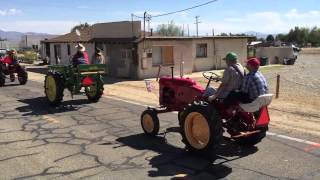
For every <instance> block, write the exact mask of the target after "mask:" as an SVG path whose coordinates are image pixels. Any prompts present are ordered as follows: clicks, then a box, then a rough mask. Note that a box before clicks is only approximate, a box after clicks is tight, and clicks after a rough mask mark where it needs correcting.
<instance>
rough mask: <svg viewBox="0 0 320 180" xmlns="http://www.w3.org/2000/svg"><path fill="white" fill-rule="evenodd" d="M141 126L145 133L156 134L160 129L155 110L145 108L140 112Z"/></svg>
mask: <svg viewBox="0 0 320 180" xmlns="http://www.w3.org/2000/svg"><path fill="white" fill-rule="evenodd" d="M141 127H142V129H143V131H144V133H145V134H146V135H149V136H156V135H157V134H158V132H159V129H160V123H159V118H158V116H157V112H156V111H155V110H153V109H147V110H145V111H144V112H143V113H142V114H141Z"/></svg>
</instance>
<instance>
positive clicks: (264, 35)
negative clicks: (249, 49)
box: [244, 31, 277, 39]
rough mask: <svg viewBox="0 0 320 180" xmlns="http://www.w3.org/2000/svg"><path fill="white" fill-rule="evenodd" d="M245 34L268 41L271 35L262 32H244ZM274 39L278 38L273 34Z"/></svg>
mask: <svg viewBox="0 0 320 180" xmlns="http://www.w3.org/2000/svg"><path fill="white" fill-rule="evenodd" d="M244 34H247V35H251V36H257V38H258V39H259V38H263V39H266V38H267V36H268V35H269V34H265V33H261V32H256V31H247V32H244ZM272 35H273V36H274V37H276V36H277V34H272Z"/></svg>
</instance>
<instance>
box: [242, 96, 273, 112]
mask: <svg viewBox="0 0 320 180" xmlns="http://www.w3.org/2000/svg"><path fill="white" fill-rule="evenodd" d="M272 97H273V94H264V95H261V96H259V97H257V99H255V100H254V101H252V102H251V103H248V104H240V107H241V109H242V110H244V111H245V112H256V111H259V109H260V108H261V107H263V106H268V105H269V104H270V103H271V101H272Z"/></svg>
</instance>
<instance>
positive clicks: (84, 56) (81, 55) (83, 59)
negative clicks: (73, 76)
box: [72, 43, 90, 66]
mask: <svg viewBox="0 0 320 180" xmlns="http://www.w3.org/2000/svg"><path fill="white" fill-rule="evenodd" d="M76 49H77V52H76V53H75V55H73V57H72V64H73V65H74V66H76V65H79V64H89V62H90V61H89V56H88V53H87V51H86V48H85V47H84V46H83V45H82V44H80V43H79V44H77V45H76Z"/></svg>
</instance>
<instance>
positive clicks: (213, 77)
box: [202, 72, 221, 82]
mask: <svg viewBox="0 0 320 180" xmlns="http://www.w3.org/2000/svg"><path fill="white" fill-rule="evenodd" d="M202 76H203V77H204V78H206V79H208V80H209V81H216V82H218V81H220V79H221V77H220V76H219V75H218V74H216V73H214V72H203V73H202Z"/></svg>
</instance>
